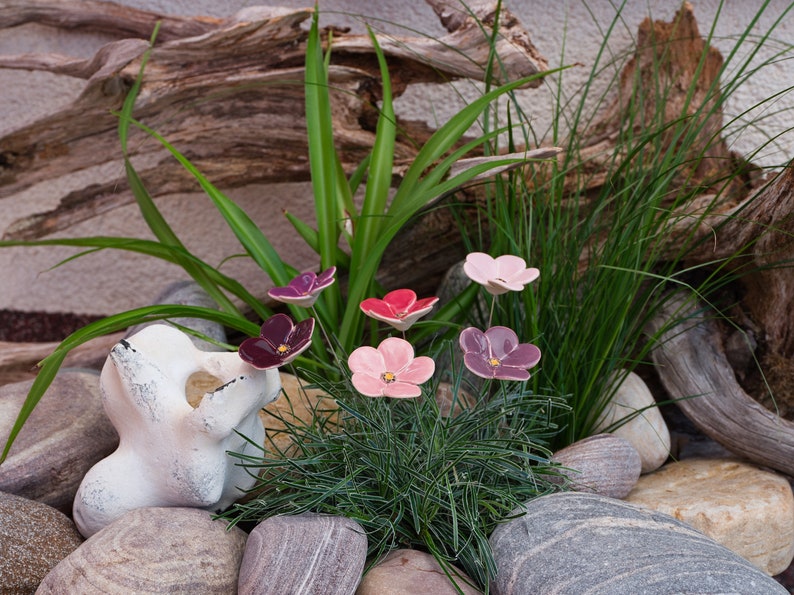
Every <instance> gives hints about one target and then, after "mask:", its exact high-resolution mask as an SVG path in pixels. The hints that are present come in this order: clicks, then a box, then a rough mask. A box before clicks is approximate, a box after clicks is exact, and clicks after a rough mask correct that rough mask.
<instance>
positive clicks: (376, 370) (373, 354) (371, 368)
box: [347, 345, 386, 378]
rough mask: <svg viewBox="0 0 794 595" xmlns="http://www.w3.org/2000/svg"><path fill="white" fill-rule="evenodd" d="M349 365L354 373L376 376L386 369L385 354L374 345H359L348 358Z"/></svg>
mask: <svg viewBox="0 0 794 595" xmlns="http://www.w3.org/2000/svg"><path fill="white" fill-rule="evenodd" d="M347 366H348V367H349V368H350V371H351V372H353V374H369V375H370V376H374V377H376V378H380V375H381V374H383V373H384V372H385V371H386V364H385V363H384V362H383V355H382V354H381V352H380V351H378V350H377V349H375V348H374V347H370V346H368V345H365V346H364V347H359V348H358V349H356V350H355V351H353V353H351V354H350V356H349V357H348V358H347Z"/></svg>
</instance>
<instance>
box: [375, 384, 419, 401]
mask: <svg viewBox="0 0 794 595" xmlns="http://www.w3.org/2000/svg"><path fill="white" fill-rule="evenodd" d="M361 394H364V393H361ZM421 395H422V389H421V388H419V387H418V386H416V385H415V384H411V383H409V382H400V381H399V380H398V381H397V382H392V383H390V384H386V385H385V386H384V387H383V396H384V397H394V398H398V399H410V398H414V397H419V396H421Z"/></svg>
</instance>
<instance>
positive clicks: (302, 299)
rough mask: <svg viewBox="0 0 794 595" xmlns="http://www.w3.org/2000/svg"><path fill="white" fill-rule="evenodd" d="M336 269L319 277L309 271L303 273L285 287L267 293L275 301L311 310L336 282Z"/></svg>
mask: <svg viewBox="0 0 794 595" xmlns="http://www.w3.org/2000/svg"><path fill="white" fill-rule="evenodd" d="M334 273H336V267H331V268H329V269H326V270H324V271H323V272H322V273H320V274H319V275H316V274H315V273H313V272H311V271H309V272H308V273H301V274H300V275H298V276H297V277H295V278H294V279H293V280H292V281H290V282H289V285H286V286H284V287H274V288H273V289H271V290H270V291H268V292H267V295H269V296H270V297H271V298H273V299H274V300H277V301H279V302H284V303H285V304H295V305H296V306H301V307H303V308H311V307H312V306H313V305H314V302H316V301H317V298H318V297H319V296H320V292H321V291H322V290H323V289H325V288H326V287H328V286H329V285H331V284H332V283H333V282H334Z"/></svg>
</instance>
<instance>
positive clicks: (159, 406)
mask: <svg viewBox="0 0 794 595" xmlns="http://www.w3.org/2000/svg"><path fill="white" fill-rule="evenodd" d="M200 371H203V372H206V373H209V374H212V375H213V376H215V377H216V378H218V379H220V380H221V382H222V383H223V384H222V386H221V387H220V388H218V389H216V390H215V391H214V392H210V393H207V394H205V395H204V397H203V398H202V400H201V402H200V403H199V404H198V406H197V407H196V408H195V409H194V408H193V407H192V406H191V405H190V404H189V403H188V399H187V395H186V392H185V386H186V383H187V381H188V378H189V377H190V376H191V375H192V374H194V373H196V372H200ZM100 386H101V389H102V400H103V404H104V406H105V411H106V412H107V414H108V417H109V418H110V420H111V422H112V423H113V425H114V426H115V428H116V430H117V431H118V433H119V437H120V444H119V447H118V449H117V450H116V451H115V452H114V453H113V454H111V455H110V456H108V457H107V458H105V459H103V460H101V461H100V462H99V463H97V464H96V465H94V467H92V468H91V469H90V470H89V471H88V473H87V474H86V476H85V477H84V478H83V482H82V483H81V484H80V488H79V490H78V491H77V495H76V496H75V501H74V520H75V523H76V524H77V527H78V529H79V530H80V532H81V533H82V534H83V535H84V536H86V537H88V536H89V535H93V534H94V533H96V532H97V531H99V530H100V529H102V528H103V527H104V526H105V525H107V524H109V523H111V522H112V521H113V520H115V519H117V518H118V517H120V516H121V515H122V514H124V513H125V512H127V511H129V510H132V509H136V508H142V507H146V506H192V507H196V508H204V509H207V510H211V511H219V510H222V509H224V508H226V507H228V506H229V505H231V504H232V503H233V502H234V501H235V500H237V499H238V498H239V497H241V496H242V495H243V492H242V490H245V489H248V488H250V487H252V486H253V484H254V481H255V480H254V479H253V478H252V477H251V476H250V475H249V474H248V473H247V472H246V471H245V469H243V468H242V467H240V466H238V465H237V464H236V463H237V459H236V458H233V457H231V456H229V455H228V454H227V451H230V452H235V453H246V452H249V453H250V452H251V451H253V450H254V449H253V447H252V446H251V444H249V443H248V442H247V441H246V440H245V438H243V437H242V436H245V437H247V438H249V439H250V440H252V441H253V443H254V444H263V443H264V436H265V430H264V427H263V426H262V422H261V420H260V418H259V414H258V412H259V410H260V409H261V408H262V407H263V406H265V405H266V404H268V403H270V402H271V401H273V400H275V399H276V397H278V394H279V392H280V390H281V382H280V379H279V374H278V370H277V369H271V370H257V369H255V368H253V367H251V366H250V365H248V364H247V363H245V362H243V361H242V360H241V359H240V358H239V356H238V355H237V354H236V353H230V352H203V351H200V350H198V349H196V348H195V347H194V346H193V343H192V342H191V340H190V338H189V337H188V335H186V334H184V333H182V332H181V331H179V330H177V329H175V328H173V327H171V326H167V325H163V324H158V325H154V326H150V327H146V328H144V329H143V330H142V331H140V332H138V333H136V334H135V335H133V336H131V337H129V338H128V339H127V340H123V341H121V342H120V343H118V344H117V345H116V346H115V347H114V348H113V349H112V350H111V352H110V355H109V356H108V359H107V361H106V362H105V366H104V368H103V369H102V375H101V377H100ZM238 432H239V434H238ZM241 435H242V436H241Z"/></svg>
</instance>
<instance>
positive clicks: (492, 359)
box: [488, 357, 502, 368]
mask: <svg viewBox="0 0 794 595" xmlns="http://www.w3.org/2000/svg"><path fill="white" fill-rule="evenodd" d="M488 363H489V364H490V365H491V367H492V368H498V367H499V366H501V365H502V362H500V361H499V360H498V359H497V358H495V357H490V358H488Z"/></svg>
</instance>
